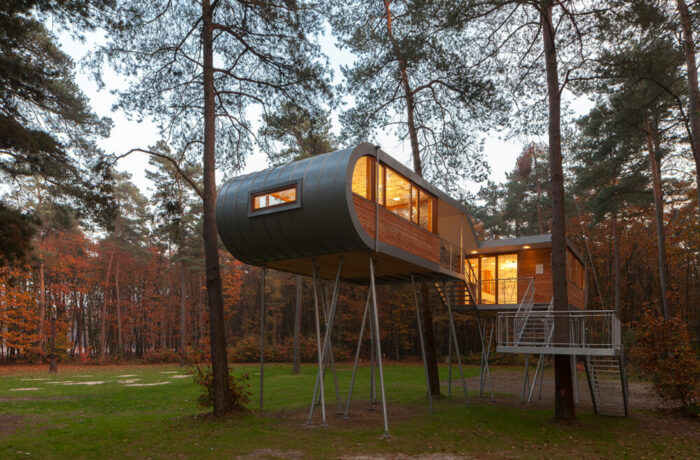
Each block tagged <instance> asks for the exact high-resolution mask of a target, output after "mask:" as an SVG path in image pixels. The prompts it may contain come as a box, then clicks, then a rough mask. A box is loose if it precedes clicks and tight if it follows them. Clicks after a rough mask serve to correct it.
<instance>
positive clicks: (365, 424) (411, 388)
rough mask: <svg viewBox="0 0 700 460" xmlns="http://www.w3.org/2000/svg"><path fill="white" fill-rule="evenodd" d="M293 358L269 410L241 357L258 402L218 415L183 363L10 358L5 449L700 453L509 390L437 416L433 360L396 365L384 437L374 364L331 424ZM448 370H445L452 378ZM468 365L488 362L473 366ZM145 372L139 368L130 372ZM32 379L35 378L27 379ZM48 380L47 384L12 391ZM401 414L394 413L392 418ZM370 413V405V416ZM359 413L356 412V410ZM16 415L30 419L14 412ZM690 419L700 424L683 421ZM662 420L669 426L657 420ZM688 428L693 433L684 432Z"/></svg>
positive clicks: (666, 435)
mask: <svg viewBox="0 0 700 460" xmlns="http://www.w3.org/2000/svg"><path fill="white" fill-rule="evenodd" d="M290 368H291V366H290V365H270V366H267V367H266V369H265V408H266V411H265V413H264V414H260V413H259V412H257V411H256V410H254V408H256V407H257V404H258V399H257V398H258V394H257V388H258V380H257V378H258V373H257V372H258V368H257V367H256V366H248V365H236V366H235V369H236V372H238V373H248V374H250V376H251V382H250V383H251V392H252V393H253V395H252V398H251V403H250V407H251V409H252V410H251V411H249V412H247V413H244V414H241V415H236V416H231V417H226V418H223V419H214V418H212V417H209V416H206V415H203V414H204V411H203V410H201V409H199V408H198V407H197V406H196V403H195V401H196V398H197V395H198V392H199V389H198V387H197V385H195V384H194V383H193V382H192V379H191V378H186V379H174V378H171V377H172V375H173V374H167V373H165V372H172V371H177V372H178V373H182V372H183V370H182V368H178V367H177V366H126V365H125V366H119V367H107V368H99V367H85V368H82V367H75V366H73V367H70V368H68V369H66V368H63V370H61V369H59V374H58V376H56V377H55V378H51V380H26V379H31V378H47V377H49V376H48V374H46V372H45V370H44V369H43V368H41V369H39V368H33V369H32V370H26V369H25V370H23V371H22V372H21V373H17V372H14V371H12V368H9V370H8V369H5V370H3V369H2V368H0V424H2V423H4V420H3V417H5V418H6V419H5V421H6V420H7V417H12V416H20V417H22V419H21V424H20V427H19V428H18V429H16V430H14V431H9V430H6V431H4V432H3V428H2V427H0V458H3V459H5V458H28V457H29V458H31V457H34V458H77V457H96V458H145V457H152V458H159V457H197V458H199V457H213V458H222V457H233V456H236V455H245V454H250V453H251V452H252V453H253V455H254V456H259V455H261V454H262V453H263V451H261V450H260V449H272V450H271V451H265V452H268V453H271V454H273V455H281V456H284V455H285V453H286V454H287V455H292V454H296V455H299V456H303V457H304V458H327V457H335V456H339V455H352V454H372V455H376V454H389V455H390V454H399V453H401V454H406V455H419V454H427V453H457V454H465V455H468V456H478V457H487V458H488V457H497V458H498V457H514V456H517V457H525V458H541V457H568V458H572V457H589V458H593V457H601V456H605V457H619V456H628V457H631V458H640V457H642V456H645V457H647V458H649V457H659V458H661V457H668V456H670V455H675V456H679V457H696V458H697V457H698V456H700V447H699V446H700V443H698V442H697V441H698V440H697V438H695V439H694V435H692V434H689V432H695V433H697V424H695V425H694V429H691V430H683V429H681V430H675V431H681V432H674V430H671V429H667V428H666V427H664V424H665V423H666V421H665V419H662V418H660V417H661V416H658V415H654V414H650V413H646V414H642V415H639V416H637V417H634V418H630V419H617V418H608V417H597V416H595V415H592V414H588V413H581V414H580V415H579V419H578V420H577V421H576V422H575V423H573V424H568V425H560V424H555V423H553V422H552V421H551V417H552V411H551V410H536V409H533V408H530V407H522V406H520V405H519V404H518V403H517V399H515V397H513V396H508V395H499V396H498V398H497V403H496V404H493V403H491V402H490V401H489V400H480V399H478V398H476V395H474V394H471V393H470V397H471V398H472V405H471V407H469V408H466V407H464V405H463V404H461V401H462V400H461V394H460V391H459V390H460V388H459V386H457V387H455V388H453V390H454V393H453V394H454V396H453V397H452V398H444V399H441V400H439V401H436V403H435V412H434V413H433V414H429V413H428V410H427V407H426V400H425V384H424V380H423V369H422V367H420V366H419V365H413V364H407V365H390V366H387V367H386V370H385V378H386V382H387V385H386V386H387V400H388V402H389V404H390V409H389V425H390V431H391V439H390V440H382V439H381V434H382V431H383V430H382V426H381V413H380V411H374V412H372V413H368V411H367V400H368V397H369V396H368V394H369V391H368V390H369V388H368V387H369V370H368V369H367V368H361V371H360V373H359V376H358V381H357V385H356V390H355V393H354V397H353V400H354V401H358V402H357V404H354V405H353V408H352V410H351V418H350V420H348V421H344V420H341V419H339V418H337V417H336V415H335V410H334V408H335V404H334V392H333V384H332V380H331V379H330V378H329V379H328V380H327V382H326V396H327V398H326V399H327V401H328V403H329V404H328V412H329V426H327V427H321V426H319V423H318V422H319V421H320V410H319V411H317V413H316V417H315V420H316V423H315V424H314V425H312V426H308V425H306V424H305V423H304V421H305V417H306V413H307V410H308V404H309V402H310V399H311V392H312V390H313V383H314V376H315V374H314V368H313V367H312V366H310V365H307V366H304V367H303V369H302V374H301V375H298V376H292V375H290ZM446 371H447V369H446V368H441V372H442V373H443V375H442V377H443V379H445V378H446V376H447V372H446ZM467 373H468V375H472V376H473V375H476V374H477V373H478V369H477V368H475V367H467ZM124 374H136V377H118V376H120V375H124ZM349 374H350V371H349V368H348V367H347V366H339V373H338V376H339V380H340V386H341V392H342V393H343V396H344V395H345V392H346V391H347V386H348V383H349V379H350V375H349ZM136 378H138V379H140V380H139V381H138V382H137V383H153V382H159V381H161V382H165V381H167V382H169V383H168V384H165V385H161V386H145V387H128V386H125V385H124V384H122V383H119V382H118V381H119V380H126V379H136ZM23 379H25V380H23ZM50 381H78V382H80V381H105V383H102V384H98V385H94V386H84V385H75V386H69V385H56V384H49V383H48V382H50ZM26 387H36V388H39V390H36V391H10V390H11V389H15V388H26ZM392 413H393V417H392ZM368 414H369V415H368ZM353 415H354V416H353ZM14 419H15V421H16V420H17V419H18V417H14ZM677 423H681V424H693V422H688V421H677ZM657 425H658V426H657ZM683 431H685V432H683Z"/></svg>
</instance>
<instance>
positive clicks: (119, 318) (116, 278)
mask: <svg viewBox="0 0 700 460" xmlns="http://www.w3.org/2000/svg"><path fill="white" fill-rule="evenodd" d="M114 295H115V296H116V299H115V300H116V302H115V303H116V307H117V346H118V347H119V348H118V349H117V356H118V357H119V359H122V353H123V350H124V338H123V336H122V304H121V298H120V295H119V258H117V266H116V267H115V271H114Z"/></svg>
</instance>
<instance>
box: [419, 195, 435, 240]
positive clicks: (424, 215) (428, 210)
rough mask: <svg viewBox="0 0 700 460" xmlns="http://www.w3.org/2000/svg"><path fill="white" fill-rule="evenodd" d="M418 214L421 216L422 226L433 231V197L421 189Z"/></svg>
mask: <svg viewBox="0 0 700 460" xmlns="http://www.w3.org/2000/svg"><path fill="white" fill-rule="evenodd" d="M418 209H419V211H418V215H419V216H420V222H419V224H420V226H421V227H423V228H424V229H426V230H428V231H429V232H432V231H433V197H432V196H430V195H428V194H427V193H425V192H424V191H423V190H421V191H420V199H419V202H418Z"/></svg>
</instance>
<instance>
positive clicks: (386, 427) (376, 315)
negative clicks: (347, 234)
mask: <svg viewBox="0 0 700 460" xmlns="http://www.w3.org/2000/svg"><path fill="white" fill-rule="evenodd" d="M369 278H370V288H371V290H372V313H373V314H372V318H371V320H373V321H374V338H375V347H374V348H375V351H376V353H377V369H378V370H379V390H380V392H381V396H382V415H383V416H384V435H383V437H384V438H385V439H386V438H389V420H388V418H387V413H386V392H385V391H384V366H383V364H382V343H381V335H380V334H379V310H378V308H377V287H376V285H375V281H374V261H373V260H372V256H370V257H369Z"/></svg>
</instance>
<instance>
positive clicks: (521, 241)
mask: <svg viewBox="0 0 700 460" xmlns="http://www.w3.org/2000/svg"><path fill="white" fill-rule="evenodd" d="M526 246H527V247H526ZM566 246H567V247H568V248H569V249H570V250H571V252H572V253H573V254H574V255H575V256H576V257H577V258H578V259H579V261H580V262H581V263H584V259H583V255H582V254H581V253H580V252H579V251H578V249H577V248H576V246H575V245H574V243H573V242H572V241H571V240H570V239H569V238H566ZM551 247H552V234H551V233H544V234H540V235H529V236H520V237H517V238H500V239H495V240H481V241H479V248H478V249H477V250H476V252H474V251H472V254H473V255H477V254H496V253H499V252H510V251H522V250H527V249H542V248H551Z"/></svg>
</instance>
